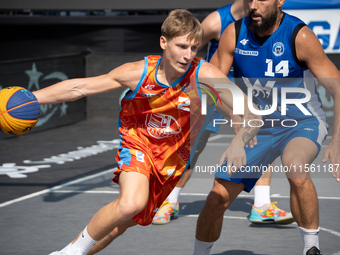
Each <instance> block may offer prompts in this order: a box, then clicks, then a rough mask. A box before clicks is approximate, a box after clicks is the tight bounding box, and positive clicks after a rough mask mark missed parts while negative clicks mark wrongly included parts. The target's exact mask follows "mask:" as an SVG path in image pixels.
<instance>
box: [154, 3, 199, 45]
mask: <svg viewBox="0 0 340 255" xmlns="http://www.w3.org/2000/svg"><path fill="white" fill-rule="evenodd" d="M161 31H162V36H164V37H165V38H167V39H168V40H171V39H173V38H174V37H177V36H183V35H186V34H189V35H188V40H190V41H191V40H195V42H197V43H201V42H202V39H203V28H202V26H201V23H200V22H199V21H198V19H197V18H196V17H195V16H194V15H193V14H192V13H191V12H189V11H187V10H182V9H176V10H173V11H171V12H170V13H169V15H168V17H167V18H166V19H165V21H164V22H163V25H162V28H161Z"/></svg>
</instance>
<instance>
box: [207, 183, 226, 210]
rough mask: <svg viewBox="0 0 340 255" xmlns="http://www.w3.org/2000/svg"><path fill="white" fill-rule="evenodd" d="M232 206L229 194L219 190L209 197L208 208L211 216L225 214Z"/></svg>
mask: <svg viewBox="0 0 340 255" xmlns="http://www.w3.org/2000/svg"><path fill="white" fill-rule="evenodd" d="M229 205H230V199H229V195H228V194H222V193H221V192H219V191H218V190H214V189H213V190H212V191H211V192H210V194H209V195H208V197H207V201H206V207H207V209H210V210H209V211H210V213H211V214H223V213H224V211H225V210H227V208H228V207H229Z"/></svg>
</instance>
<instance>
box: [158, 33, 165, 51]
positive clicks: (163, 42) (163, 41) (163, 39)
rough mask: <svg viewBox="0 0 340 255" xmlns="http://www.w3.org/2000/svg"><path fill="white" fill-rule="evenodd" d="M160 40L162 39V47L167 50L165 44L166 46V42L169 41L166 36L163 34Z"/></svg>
mask: <svg viewBox="0 0 340 255" xmlns="http://www.w3.org/2000/svg"><path fill="white" fill-rule="evenodd" d="M159 41H160V46H161V48H162V49H163V50H165V46H166V43H167V40H166V38H165V36H163V35H162V36H161V38H160V39H159Z"/></svg>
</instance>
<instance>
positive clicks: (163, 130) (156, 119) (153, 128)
mask: <svg viewBox="0 0 340 255" xmlns="http://www.w3.org/2000/svg"><path fill="white" fill-rule="evenodd" d="M145 125H146V130H147V131H148V133H149V135H151V136H152V137H154V138H157V139H162V138H166V137H170V136H175V135H177V134H179V133H180V132H181V131H182V128H181V126H180V125H179V124H178V123H177V121H176V119H175V118H174V117H172V116H170V115H166V114H160V113H150V114H148V115H147V116H146V119H145Z"/></svg>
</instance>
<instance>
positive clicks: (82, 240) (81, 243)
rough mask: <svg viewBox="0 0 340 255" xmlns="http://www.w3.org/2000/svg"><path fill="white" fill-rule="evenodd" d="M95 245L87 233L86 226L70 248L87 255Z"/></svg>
mask: <svg viewBox="0 0 340 255" xmlns="http://www.w3.org/2000/svg"><path fill="white" fill-rule="evenodd" d="M96 243H97V241H95V240H93V239H92V238H91V237H90V236H89V233H87V226H86V227H85V229H84V230H83V232H82V233H81V234H80V236H79V238H78V239H77V240H76V241H75V242H74V243H73V244H71V248H72V247H75V248H78V249H80V250H81V251H82V252H83V254H87V252H88V251H89V250H91V248H92V247H93V246H94V245H95V244H96Z"/></svg>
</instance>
